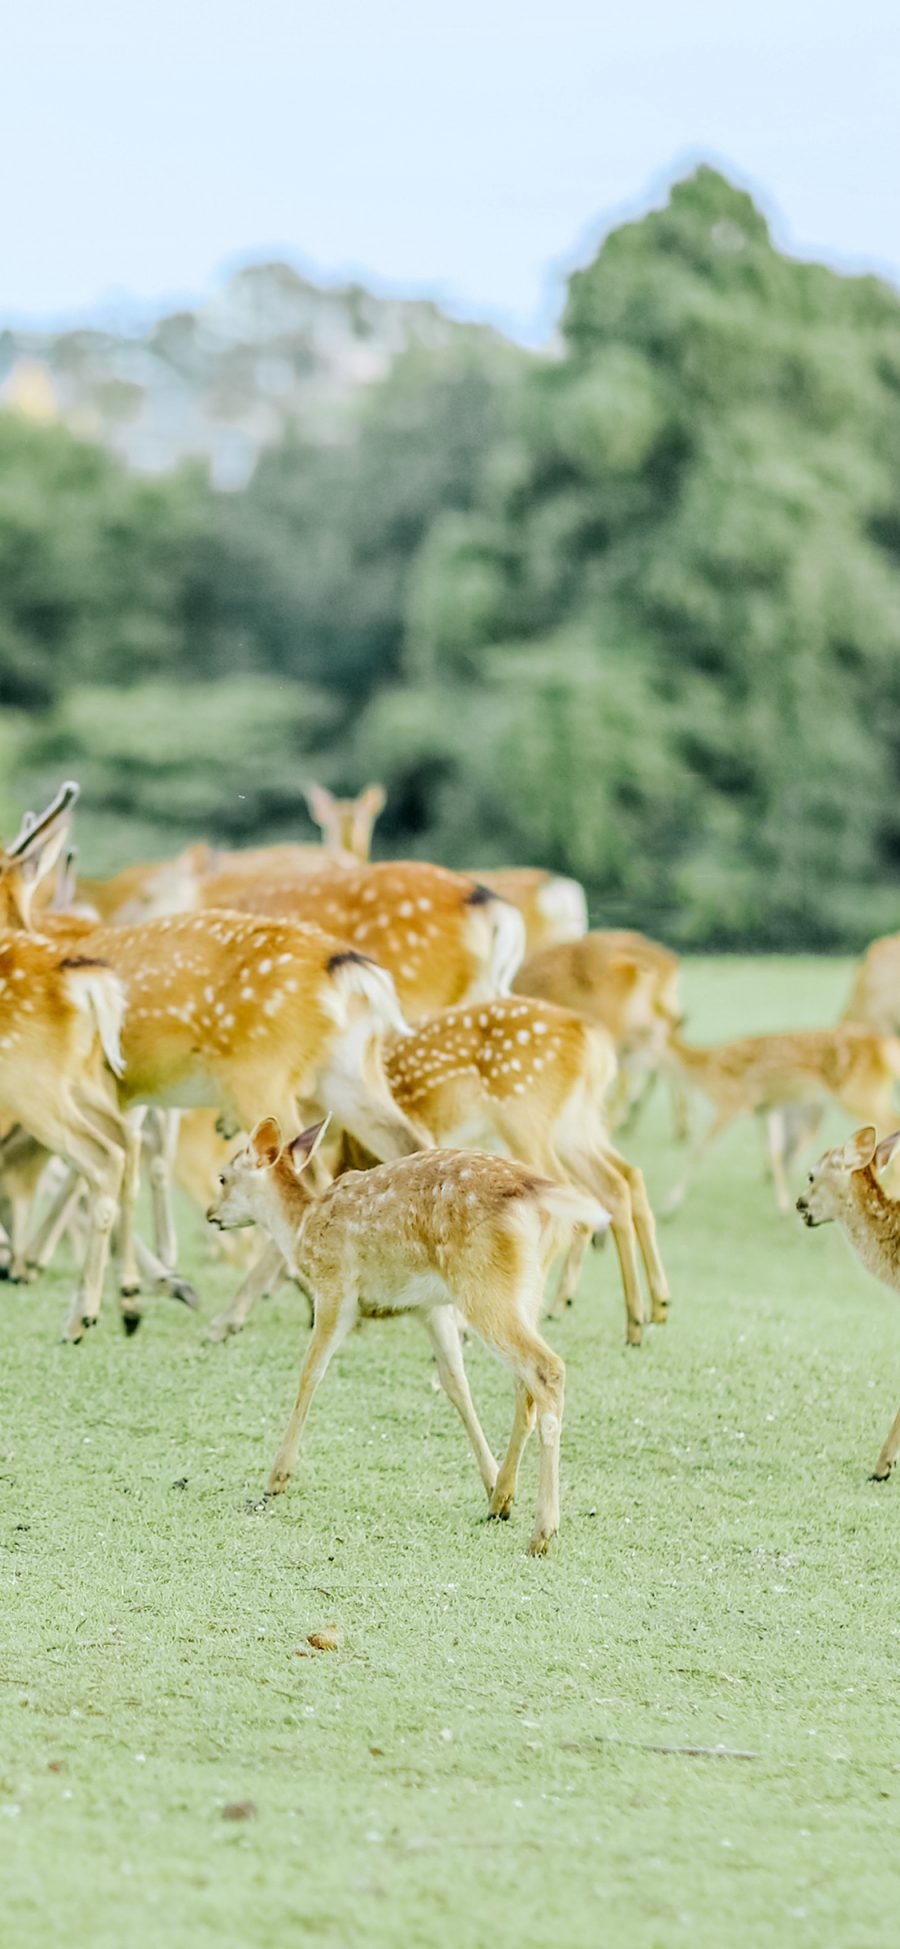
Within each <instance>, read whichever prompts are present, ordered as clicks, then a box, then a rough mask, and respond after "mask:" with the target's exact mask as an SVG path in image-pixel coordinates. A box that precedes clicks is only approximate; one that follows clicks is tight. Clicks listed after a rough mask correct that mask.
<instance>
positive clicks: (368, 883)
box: [200, 860, 524, 1021]
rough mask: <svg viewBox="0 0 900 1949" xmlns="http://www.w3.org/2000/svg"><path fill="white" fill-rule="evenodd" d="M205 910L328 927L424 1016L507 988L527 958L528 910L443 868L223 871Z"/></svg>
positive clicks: (404, 864) (409, 1009)
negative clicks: (277, 873) (384, 972)
mask: <svg viewBox="0 0 900 1949" xmlns="http://www.w3.org/2000/svg"><path fill="white" fill-rule="evenodd" d="M200 891H201V898H202V902H203V905H204V907H227V908H230V909H234V910H239V911H240V912H242V913H251V914H257V915H272V916H277V917H278V919H279V920H282V921H293V922H301V923H304V924H306V925H311V926H314V927H319V928H323V929H325V930H327V932H328V933H329V934H332V935H336V936H337V937H338V938H339V939H340V940H341V941H343V942H345V943H346V944H347V945H349V946H351V947H353V948H357V949H359V950H360V951H361V952H362V953H363V954H365V955H372V956H373V957H374V958H375V959H376V960H377V961H378V962H379V963H380V965H381V966H382V967H383V968H386V969H388V970H389V972H390V974H391V975H392V976H393V980H394V983H395V985H396V990H397V994H398V997H399V1000H400V1005H401V1007H402V1009H403V1012H404V1015H405V1016H406V1017H407V1019H408V1020H410V1021H414V1020H418V1019H420V1018H421V1017H422V1016H424V1015H434V1014H435V1013H436V1012H437V1010H438V1009H441V1008H452V1007H453V1006H454V1005H455V1004H456V1003H458V1002H464V1001H474V1000H478V999H481V998H482V997H484V996H489V995H495V994H498V993H503V992H505V991H506V990H508V988H509V984H510V982H511V980H512V978H513V975H514V974H515V971H516V969H517V967H518V965H519V962H520V960H521V958H522V952H523V947H524V925H523V922H522V917H521V915H520V914H519V913H517V912H516V910H515V908H513V907H510V906H509V905H508V904H507V902H506V901H504V900H500V899H498V897H497V896H496V894H493V893H491V892H490V891H489V890H488V889H487V888H486V887H481V886H479V885H478V884H477V882H476V881H475V880H469V879H466V878H464V877H463V876H462V875H461V874H458V873H449V872H447V871H446V870H445V869H444V868H443V867H440V866H426V865H424V864H423V863H421V862H419V861H402V860H401V861H390V862H387V863H382V864H378V865H375V866H353V867H343V868H341V869H340V870H339V871H335V870H334V868H333V867H331V868H328V867H325V868H324V869H323V870H322V871H321V872H319V873H303V874H296V875H294V876H293V877H290V876H284V877H282V878H280V879H279V878H277V877H276V878H273V879H271V880H269V879H260V878H256V877H253V876H248V875H246V874H244V873H232V872H225V873H221V874H213V875H212V876H210V878H208V879H206V880H204V882H203V883H202V886H201V889H200Z"/></svg>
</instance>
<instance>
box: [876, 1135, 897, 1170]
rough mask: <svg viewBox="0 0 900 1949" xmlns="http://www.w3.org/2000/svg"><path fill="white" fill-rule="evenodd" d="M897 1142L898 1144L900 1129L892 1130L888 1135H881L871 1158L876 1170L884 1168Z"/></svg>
mask: <svg viewBox="0 0 900 1949" xmlns="http://www.w3.org/2000/svg"><path fill="white" fill-rule="evenodd" d="M898 1144H900V1130H895V1131H893V1132H892V1134H891V1136H890V1137H882V1139H881V1142H880V1144H879V1146H878V1149H877V1150H876V1152H875V1155H874V1157H873V1159H872V1163H873V1165H874V1167H875V1169H876V1171H884V1170H886V1168H887V1166H888V1164H889V1163H890V1161H891V1158H892V1157H893V1155H894V1152H895V1150H896V1148H897V1145H898Z"/></svg>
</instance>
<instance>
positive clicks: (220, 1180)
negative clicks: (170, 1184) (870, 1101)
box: [219, 1177, 812, 1191]
mask: <svg viewBox="0 0 900 1949" xmlns="http://www.w3.org/2000/svg"><path fill="white" fill-rule="evenodd" d="M219 1183H220V1185H221V1186H222V1190H223V1191H224V1189H225V1179H224V1178H223V1177H220V1178H219ZM810 1183H812V1179H811V1178H810Z"/></svg>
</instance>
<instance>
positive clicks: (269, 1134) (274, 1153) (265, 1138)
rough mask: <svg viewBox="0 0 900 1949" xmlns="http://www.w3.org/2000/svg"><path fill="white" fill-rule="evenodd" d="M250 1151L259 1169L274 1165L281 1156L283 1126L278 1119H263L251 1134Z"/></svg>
mask: <svg viewBox="0 0 900 1949" xmlns="http://www.w3.org/2000/svg"><path fill="white" fill-rule="evenodd" d="M250 1149H251V1150H252V1152H253V1156H254V1159H255V1161H256V1164H257V1166H258V1167H260V1168H262V1167H263V1166H269V1165H271V1164H274V1163H275V1162H276V1161H277V1159H278V1158H279V1157H280V1156H281V1125H280V1124H279V1122H278V1118H277V1117H262V1118H261V1119H260V1121H259V1123H258V1124H257V1125H256V1128H255V1130H252V1131H251V1133H250Z"/></svg>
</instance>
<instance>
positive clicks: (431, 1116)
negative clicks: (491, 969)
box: [385, 996, 670, 1346]
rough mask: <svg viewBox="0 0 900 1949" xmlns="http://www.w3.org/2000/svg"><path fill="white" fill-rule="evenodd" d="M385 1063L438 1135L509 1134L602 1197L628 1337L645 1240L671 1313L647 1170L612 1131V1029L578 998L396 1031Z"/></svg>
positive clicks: (494, 1006)
mask: <svg viewBox="0 0 900 1949" xmlns="http://www.w3.org/2000/svg"><path fill="white" fill-rule="evenodd" d="M385 1069H386V1072H387V1077H388V1082H389V1084H390V1087H391V1093H392V1095H393V1096H394V1099H395V1101H396V1102H397V1103H398V1104H399V1105H400V1106H401V1108H402V1109H404V1110H405V1111H406V1113H407V1115H409V1116H410V1117H413V1118H414V1119H415V1121H416V1122H417V1123H418V1124H419V1125H421V1126H424V1128H425V1129H426V1130H427V1131H428V1133H429V1135H430V1137H431V1139H432V1141H433V1142H434V1143H435V1144H440V1145H444V1146H447V1145H457V1144H465V1143H467V1142H474V1143H478V1144H484V1145H486V1146H490V1147H491V1148H493V1146H494V1145H495V1144H498V1143H499V1144H502V1145H504V1146H505V1148H506V1149H507V1150H508V1151H509V1153H510V1154H511V1155H512V1156H513V1157H516V1158H518V1159H519V1160H520V1162H522V1163H524V1164H528V1165H529V1166H530V1167H531V1169H533V1170H535V1171H539V1172H540V1173H542V1174H543V1175H544V1176H545V1177H551V1178H554V1179H556V1180H558V1181H560V1182H562V1183H564V1184H565V1183H568V1184H571V1185H572V1186H573V1187H574V1188H575V1189H577V1190H579V1191H582V1192H585V1193H586V1194H587V1195H588V1196H591V1197H593V1198H595V1199H596V1200H597V1201H598V1203H599V1204H601V1205H602V1206H603V1207H604V1208H605V1210H606V1211H607V1213H608V1224H609V1226H610V1229H611V1230H612V1235H613V1239H614V1241H615V1245H616V1250H617V1253H618V1258H619V1265H620V1270H621V1276H622V1286H623V1291H624V1297H625V1314H626V1339H627V1342H628V1344H629V1345H631V1346H639V1345H640V1343H641V1341H642V1339H643V1333H644V1304H643V1298H642V1295H641V1286H640V1277H639V1273H638V1256H637V1255H638V1248H639V1249H640V1253H641V1257H642V1259H643V1263H644V1270H645V1274H646V1278H647V1284H648V1288H649V1292H650V1299H651V1309H652V1310H651V1317H652V1319H653V1321H654V1322H655V1323H657V1324H662V1323H664V1322H665V1320H666V1319H667V1317H668V1309H669V1303H670V1293H669V1286H668V1282H667V1279H666V1275H665V1272H664V1270H663V1266H662V1262H661V1259H660V1256H659V1249H658V1245H657V1239H656V1227H655V1224H654V1219H653V1212H652V1209H651V1206H650V1201H649V1199H648V1197H647V1190H646V1186H645V1183H644V1178H643V1174H642V1172H641V1171H640V1170H638V1169H637V1168H636V1167H635V1166H634V1165H632V1164H629V1163H628V1162H627V1160H626V1159H625V1158H624V1157H623V1156H622V1155H621V1153H620V1152H619V1151H617V1150H616V1149H615V1148H614V1147H613V1145H612V1144H611V1142H610V1140H609V1137H608V1134H607V1131H606V1126H605V1108H604V1106H605V1103H606V1099H607V1097H608V1095H609V1091H610V1086H611V1084H612V1083H613V1080H614V1078H615V1073H616V1059H615V1050H614V1047H613V1044H612V1039H611V1037H610V1036H609V1035H608V1033H607V1032H606V1031H605V1030H603V1029H601V1028H599V1027H598V1026H596V1025H592V1024H589V1023H587V1022H585V1021H584V1020H583V1018H582V1017H581V1016H579V1015H578V1014H576V1013H575V1011H574V1010H572V1009H564V1008H557V1007H555V1006H553V1004H551V1003H544V1002H535V1001H531V1000H529V999H525V998H518V997H516V996H501V997H499V998H498V999H496V1000H494V1001H491V1002H485V1003H482V1004H480V1005H479V1006H478V1007H477V1008H466V1009H450V1010H448V1011H447V1012H446V1013H444V1014H443V1015H438V1016H435V1017H434V1018H432V1020H430V1021H428V1022H425V1023H422V1024H420V1025H418V1027H417V1028H415V1029H414V1030H413V1031H412V1033H411V1034H410V1035H407V1036H404V1037H391V1038H390V1040H389V1042H388V1044H387V1048H386V1051H385ZM587 1242H588V1234H586V1233H584V1232H576V1234H575V1237H574V1239H573V1242H572V1247H571V1250H570V1252H569V1254H568V1257H567V1260H566V1263H565V1265H564V1268H563V1272H562V1277H561V1279H560V1283H559V1288H558V1291H557V1294H556V1298H555V1302H554V1310H555V1311H559V1310H560V1308H561V1307H562V1306H563V1304H565V1303H571V1299H572V1296H573V1294H574V1292H575V1290H576V1287H577V1284H578V1278H579V1273H580V1270H581V1264H582V1261H583V1257H584V1251H585V1247H586V1245H587Z"/></svg>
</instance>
